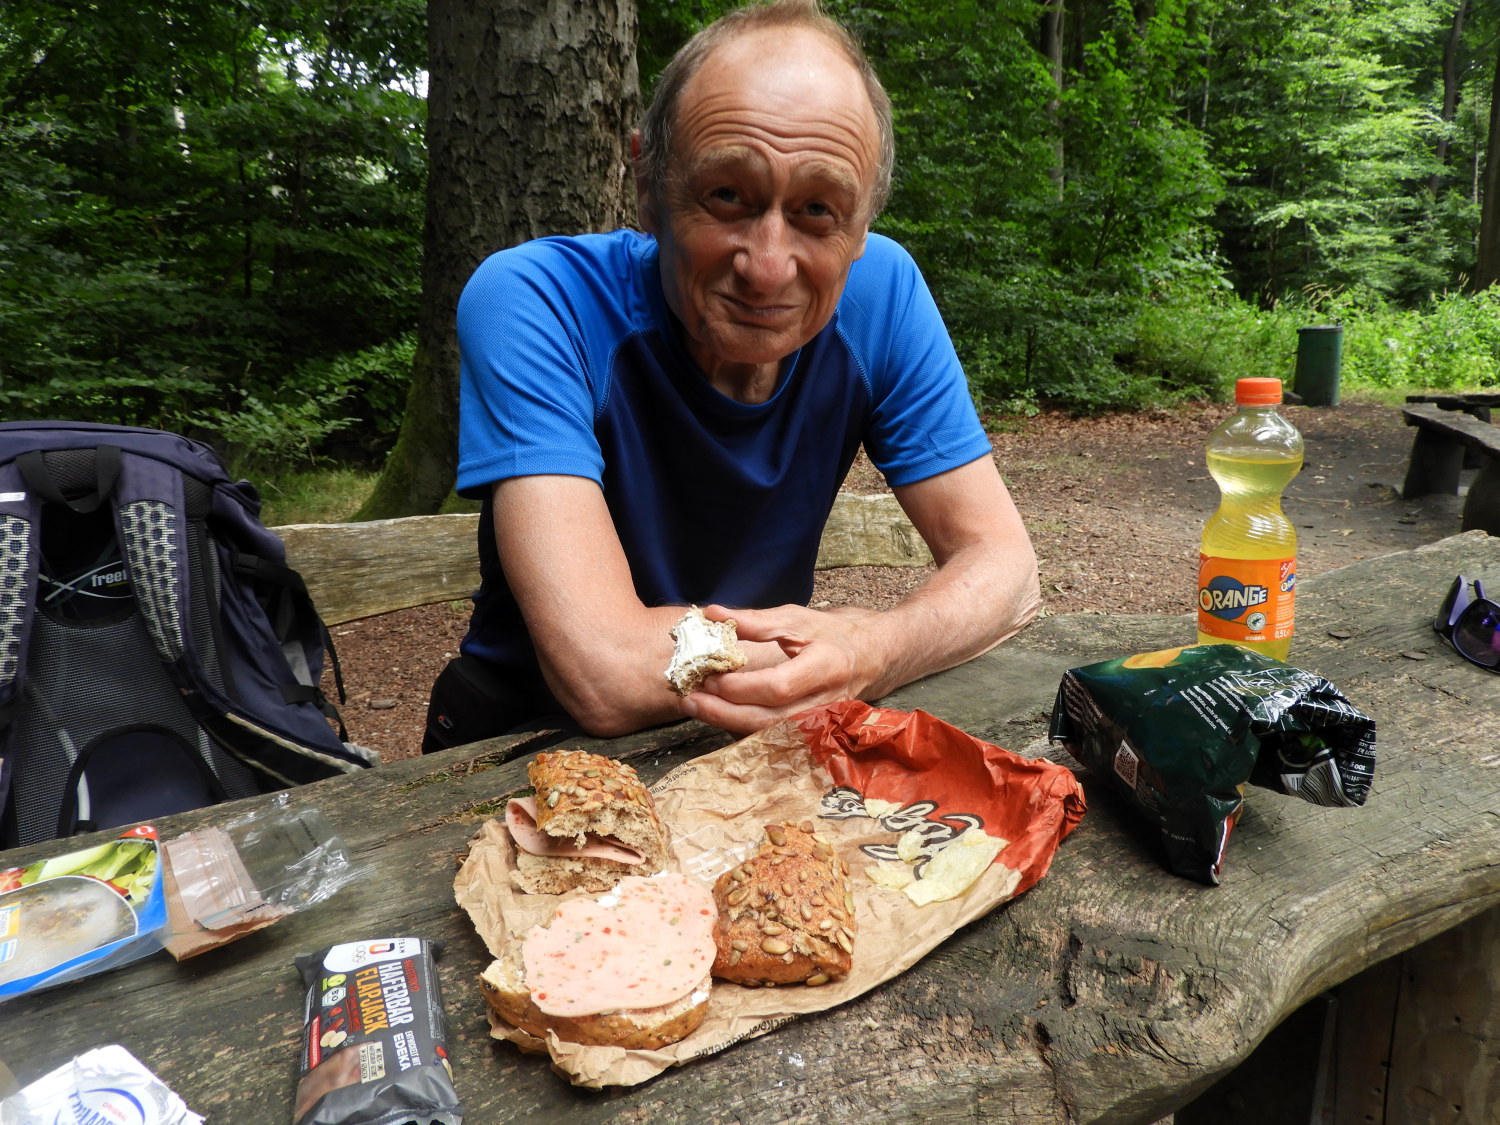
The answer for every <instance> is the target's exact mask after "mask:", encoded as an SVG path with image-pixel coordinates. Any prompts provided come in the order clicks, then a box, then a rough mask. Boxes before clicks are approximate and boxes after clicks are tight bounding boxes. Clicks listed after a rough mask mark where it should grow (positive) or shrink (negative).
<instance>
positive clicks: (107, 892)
mask: <svg viewBox="0 0 1500 1125" xmlns="http://www.w3.org/2000/svg"><path fill="white" fill-rule="evenodd" d="M158 860H159V855H158V846H157V838H156V829H155V828H152V827H151V826H150V825H145V826H142V827H138V828H131V829H129V830H128V831H126V832H124V833H122V834H121V835H120V836H119V837H117V838H116V839H115V840H112V841H110V842H109V843H105V844H98V845H95V846H94V847H91V848H82V849H79V850H76V851H71V852H66V853H64V854H62V855H58V856H55V857H53V858H51V859H45V860H40V861H38V862H36V863H33V864H30V865H28V866H26V867H12V868H9V869H8V870H5V871H0V1001H4V1000H8V999H10V998H12V997H15V996H21V995H24V994H25V993H28V992H33V991H36V990H37V989H41V988H50V987H51V986H53V985H57V984H63V983H65V982H67V981H72V980H78V979H79V978H80V977H86V976H91V975H92V974H94V973H101V972H104V971H105V970H106V969H113V968H115V967H117V966H119V965H125V964H128V963H129V962H131V961H135V960H138V959H139V958H141V957H145V956H148V955H149V954H152V953H155V952H156V951H157V950H159V949H160V948H161V947H162V941H161V938H162V936H163V933H164V931H165V928H166V924H167V908H166V902H165V896H164V892H163V887H162V882H163V880H162V875H161V872H162V868H161V864H160V863H159V862H158Z"/></svg>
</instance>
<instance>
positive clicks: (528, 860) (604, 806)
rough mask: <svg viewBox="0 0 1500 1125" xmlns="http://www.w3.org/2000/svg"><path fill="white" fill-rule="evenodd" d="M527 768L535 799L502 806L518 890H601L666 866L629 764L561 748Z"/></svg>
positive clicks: (662, 841) (657, 823)
mask: <svg viewBox="0 0 1500 1125" xmlns="http://www.w3.org/2000/svg"><path fill="white" fill-rule="evenodd" d="M526 772H527V776H528V777H530V779H531V784H532V786H533V787H534V788H535V789H536V796H535V797H534V798H532V799H530V800H529V801H528V800H524V799H517V800H513V801H511V802H510V804H509V806H508V807H507V809H506V826H507V827H508V828H509V829H510V834H511V839H512V841H513V842H514V843H515V844H516V863H515V869H514V871H512V873H511V879H512V881H513V882H514V883H515V884H516V886H518V887H519V888H520V889H521V890H523V891H526V892H528V893H529V894H552V895H555V894H563V893H564V892H566V891H570V890H573V889H574V888H581V889H582V890H586V891H604V890H608V889H609V888H610V887H613V886H614V885H615V884H616V883H617V882H619V881H620V880H621V879H622V878H624V877H625V876H627V875H653V874H655V873H657V872H659V871H663V870H665V869H666V866H667V831H666V828H665V826H664V825H663V824H662V822H661V818H660V817H658V816H657V814H656V804H655V802H654V801H652V799H651V793H650V791H649V790H648V789H647V788H646V787H645V785H643V784H642V783H641V780H640V778H639V777H637V776H636V772H635V770H634V769H632V768H631V767H630V766H628V765H626V764H625V763H624V762H620V761H616V760H615V759H614V758H607V757H604V756H602V755H599V754H590V753H588V752H586V751H583V750H558V751H554V752H547V753H541V754H538V755H537V756H536V759H535V760H534V761H533V762H532V763H531V765H530V766H528V767H527V770H526ZM533 818H534V819H533ZM634 856H639V860H638V861H636V860H634V858H633V857H634Z"/></svg>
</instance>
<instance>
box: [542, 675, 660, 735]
mask: <svg viewBox="0 0 1500 1125" xmlns="http://www.w3.org/2000/svg"><path fill="white" fill-rule="evenodd" d="M661 691H662V697H663V698H662V706H659V707H652V706H650V705H649V704H648V703H647V700H646V699H645V698H643V697H642V695H641V694H640V693H639V692H627V691H613V692H612V691H609V690H605V689H600V688H596V687H592V688H589V689H586V690H582V691H576V692H572V691H563V692H558V693H556V694H558V698H559V702H561V703H562V705H563V709H564V710H565V711H567V713H568V716H569V718H571V719H572V720H573V721H574V722H575V723H577V724H578V726H579V728H580V729H581V730H582V731H583V732H584V733H585V734H588V735H592V736H593V737H594V738H620V737H621V736H623V735H627V734H634V733H635V732H636V731H638V730H644V729H645V728H647V727H650V726H656V725H657V724H658V723H662V722H667V721H669V720H671V719H674V718H680V717H681V715H680V714H678V713H676V711H675V709H674V708H672V706H671V700H672V699H674V698H675V697H674V696H672V695H671V692H670V691H669V690H668V689H667V686H666V684H665V683H663V684H662V687H661Z"/></svg>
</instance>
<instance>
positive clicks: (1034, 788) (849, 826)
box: [454, 701, 1084, 1088]
mask: <svg viewBox="0 0 1500 1125" xmlns="http://www.w3.org/2000/svg"><path fill="white" fill-rule="evenodd" d="M652 794H653V796H654V798H655V801H656V807H657V811H658V812H659V814H660V815H661V818H662V820H663V821H664V822H665V823H666V825H667V829H668V832H669V834H670V836H671V838H672V858H673V861H674V865H675V868H676V869H677V870H679V871H681V872H682V873H683V874H685V875H688V876H690V877H692V878H695V879H699V880H701V881H702V882H703V883H704V885H706V886H712V885H713V882H714V880H715V879H717V878H718V877H719V875H720V874H721V873H723V872H724V871H726V870H728V869H729V868H731V867H733V866H734V865H735V864H737V863H739V862H740V861H741V860H743V859H745V858H747V857H748V856H750V855H751V854H753V853H754V852H755V850H756V849H757V848H758V847H759V845H760V842H761V839H762V835H763V831H764V828H765V826H766V825H767V824H771V823H775V822H779V821H792V822H794V823H800V822H802V821H811V822H812V823H813V825H814V827H815V828H816V830H817V832H818V833H819V834H820V835H821V836H823V837H824V838H825V839H827V840H829V841H830V842H831V843H832V844H833V845H834V847H835V848H836V849H837V851H838V854H839V856H840V857H841V858H842V859H843V860H844V861H845V862H846V863H847V864H848V865H849V870H850V883H851V885H852V887H853V891H854V905H855V917H856V919H857V922H858V938H857V940H856V942H855V946H854V965H853V968H852V970H851V971H850V974H849V976H848V977H847V978H846V979H845V980H843V981H839V982H837V983H834V984H827V985H823V986H821V987H818V988H808V987H806V986H804V985H788V986H783V987H779V988H767V989H760V988H743V987H741V986H739V985H736V984H729V983H726V982H723V981H715V982H714V986H713V993H712V997H711V999H710V1001H709V1013H708V1017H707V1018H706V1019H705V1020H704V1022H703V1025H702V1026H701V1027H699V1028H698V1030H697V1031H695V1032H694V1033H693V1034H692V1035H690V1036H688V1037H687V1038H686V1039H683V1040H682V1041H681V1042H678V1043H674V1044H672V1045H671V1046H669V1047H666V1048H663V1049H661V1050H657V1051H628V1050H623V1049H621V1048H617V1047H585V1046H580V1045H578V1044H575V1043H567V1042H563V1041H562V1040H559V1039H558V1038H557V1037H556V1036H553V1035H549V1036H548V1037H547V1039H546V1040H540V1039H537V1038H535V1037H534V1036H531V1035H528V1034H526V1033H525V1032H522V1031H519V1030H518V1029H516V1028H514V1027H512V1026H510V1025H509V1024H507V1023H505V1022H504V1021H503V1020H501V1019H499V1018H498V1017H496V1016H495V1015H494V1014H493V1013H491V1015H490V1034H491V1035H492V1036H493V1037H495V1038H496V1039H509V1040H511V1041H512V1042H514V1043H516V1044H517V1045H518V1046H520V1047H521V1048H522V1049H523V1050H530V1051H545V1052H546V1053H547V1054H548V1055H550V1056H551V1059H552V1064H553V1067H554V1069H556V1070H557V1071H558V1072H559V1073H561V1074H562V1075H563V1076H565V1077H566V1078H567V1079H568V1080H569V1081H570V1082H573V1083H574V1084H575V1085H579V1086H588V1087H594V1088H598V1087H603V1086H630V1085H634V1084H636V1083H639V1082H644V1081H645V1080H647V1079H648V1078H651V1077H652V1076H653V1075H656V1074H659V1073H660V1072H661V1071H663V1070H665V1069H666V1068H667V1067H670V1066H677V1065H680V1064H681V1063H684V1062H688V1061H690V1060H691V1059H695V1058H698V1057H701V1056H703V1055H709V1054H713V1053H715V1052H717V1051H721V1050H723V1049H724V1048H726V1047H728V1046H730V1045H731V1044H733V1043H736V1042H738V1041H739V1040H741V1039H747V1038H751V1037H753V1036H757V1035H764V1034H766V1033H767V1032H769V1031H772V1030H774V1029H775V1028H777V1027H779V1026H780V1025H781V1024H784V1023H786V1022H788V1021H789V1020H791V1019H794V1018H795V1017H797V1016H799V1015H803V1014H805V1013H807V1012H816V1011H821V1010H823V1009H825V1008H832V1007H834V1006H835V1005H837V1004H842V1003H844V1002H845V1001H848V1000H852V999H854V998H855V997H856V996H859V995H861V994H862V993H864V992H867V991H869V990H870V989H872V988H874V987H875V986H876V985H878V984H880V983H882V982H883V981H887V980H890V979H891V978H892V977H894V976H896V975H897V974H898V973H901V972H903V971H904V970H906V969H908V968H910V967H911V966H912V965H914V964H916V963H917V962H918V961H919V960H921V959H922V958H923V957H924V956H926V954H927V953H928V952H929V951H931V950H932V949H933V948H935V947H936V946H937V945H938V944H939V943H941V942H942V941H943V940H944V939H945V938H947V937H948V935H949V934H952V933H953V932H954V931H955V930H957V929H959V928H960V927H962V926H965V925H967V924H968V923H969V922H972V921H973V920H974V919H976V918H979V917H981V916H982V915H984V914H987V913H989V912H990V911H991V910H993V909H994V908H995V907H996V906H999V905H1000V904H1001V903H1003V902H1005V901H1007V900H1008V899H1010V898H1012V897H1014V896H1015V895H1017V894H1020V893H1021V892H1022V891H1024V890H1026V889H1027V888H1028V887H1030V886H1031V885H1032V884H1034V883H1035V882H1036V881H1037V880H1038V879H1040V878H1041V877H1042V876H1043V875H1044V874H1046V872H1047V868H1048V866H1049V865H1050V863H1051V861H1052V856H1053V853H1054V852H1055V851H1056V849H1057V846H1058V844H1059V843H1061V841H1062V840H1063V838H1064V837H1065V836H1067V834H1068V833H1069V832H1071V831H1072V830H1073V828H1074V827H1075V826H1076V825H1077V823H1078V821H1079V819H1080V818H1081V817H1082V816H1083V812H1084V799H1083V790H1082V788H1081V786H1080V785H1079V783H1078V780H1077V779H1076V778H1075V777H1074V776H1073V774H1072V773H1071V772H1070V771H1069V770H1067V769H1066V768H1064V767H1062V766H1059V765H1057V764H1056V763H1053V762H1049V761H1046V760H1041V759H1027V758H1022V757H1020V756H1019V755H1017V754H1013V753H1011V752H1010V751H1008V750H1002V749H1001V748H999V747H998V746H993V745H991V744H989V743H987V742H983V741H981V740H979V739H976V738H973V737H972V736H970V735H968V734H965V733H964V732H963V731H961V730H958V729H957V728H956V727H953V726H950V725H949V724H947V723H945V722H943V721H942V720H941V719H937V718H935V717H934V716H932V715H929V714H927V713H925V712H922V711H911V712H906V711H896V710H891V709H889V708H877V707H871V706H869V705H868V704H865V703H858V702H852V701H851V702H845V703H836V704H830V705H828V706H825V707H818V708H814V709H812V710H810V711H806V712H803V713H802V714H801V715H798V716H795V717H794V718H792V719H790V720H788V721H786V722H784V723H779V724H777V725H775V726H773V727H770V728H768V729H766V730H764V731H761V732H760V733H759V734H754V735H751V736H750V737H749V738H746V739H743V740H742V741H740V742H737V743H735V744H734V745H732V746H727V747H725V748H724V749H722V750H718V751H715V752H714V753H712V754H707V755H704V756H703V757H701V758H697V759H695V760H693V761H691V762H688V763H686V764H685V765H683V766H680V767H679V768H677V769H676V770H674V771H672V772H671V773H670V774H668V775H667V776H666V777H664V778H662V779H661V781H659V782H658V783H657V784H656V785H655V786H653V787H652ZM872 812H873V813H875V814H878V815H871V813H872ZM969 827H979V828H982V830H983V831H985V832H987V833H989V834H990V835H993V836H1000V837H1003V838H1004V839H1006V840H1008V841H1010V842H1009V844H1008V846H1007V847H1006V848H1005V849H1004V850H1003V851H1001V852H1000V854H999V856H998V857H997V858H996V860H995V862H994V863H992V864H991V865H990V866H989V867H988V868H987V869H986V870H985V872H984V873H983V874H982V875H981V876H980V877H979V879H978V880H977V881H976V882H975V883H974V884H973V885H972V886H970V887H969V889H968V890H967V891H966V892H964V893H963V894H961V895H960V896H958V897H957V898H954V899H950V900H948V901H945V902H935V903H931V904H929V905H926V906H920V907H919V906H916V905H914V904H913V903H912V902H911V900H910V899H908V898H907V896H906V895H905V894H904V893H902V892H901V891H892V890H887V889H885V888H882V887H880V886H877V885H876V884H875V883H873V882H871V881H870V879H869V877H868V871H869V870H870V869H871V868H872V867H874V866H877V865H880V864H882V863H883V864H885V865H887V866H894V865H895V863H896V861H895V860H894V848H895V846H896V844H897V842H898V840H900V838H901V837H902V836H903V835H904V834H906V833H909V832H913V831H916V832H917V833H918V834H919V837H920V838H921V840H922V841H923V842H924V843H925V844H927V845H928V846H929V847H934V848H935V847H937V846H940V845H941V844H942V843H944V842H946V841H947V840H948V839H951V838H952V837H953V836H954V835H957V834H958V833H959V832H961V831H963V830H964V829H966V828H969ZM514 854H515V853H514V850H513V847H512V845H511V842H510V836H509V834H508V833H507V832H506V830H505V828H504V826H503V824H501V823H500V822H499V821H495V820H491V821H489V822H487V823H486V824H485V825H484V826H483V827H482V828H481V829H480V831H479V833H478V834H477V835H476V836H475V838H474V840H473V842H472V844H471V847H470V851H469V855H468V858H467V859H466V860H465V862H464V864H463V867H462V868H461V870H460V871H459V873H458V878H457V880H456V882H455V883H454V894H455V897H456V898H457V900H458V904H459V905H460V906H462V907H463V908H464V909H465V910H466V911H467V912H468V914H469V917H470V918H471V919H472V920H473V922H474V926H475V928H476V929H477V930H478V932H479V935H480V937H481V938H483V940H484V942H485V944H486V945H487V946H488V947H489V950H490V952H491V953H492V954H494V955H496V956H498V955H499V951H500V950H501V949H502V948H503V947H504V945H505V943H506V940H507V938H508V937H509V936H510V935H511V934H517V933H519V934H525V933H526V932H527V931H528V930H530V928H531V927H532V926H533V925H539V924H544V923H546V922H547V921H548V920H550V919H551V917H552V914H553V912H554V910H555V909H556V907H557V903H558V902H559V901H561V900H560V898H559V897H557V896H552V895H528V894H523V893H521V892H520V891H518V890H517V889H516V888H515V887H514V885H513V884H512V883H511V879H510V872H511V868H512V865H513V863H514ZM475 990H476V992H477V991H478V985H477V984H476V985H475Z"/></svg>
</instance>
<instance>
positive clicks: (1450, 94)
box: [1427, 0, 1469, 195]
mask: <svg viewBox="0 0 1500 1125" xmlns="http://www.w3.org/2000/svg"><path fill="white" fill-rule="evenodd" d="M1468 11H1469V0H1458V7H1457V8H1455V9H1454V10H1453V22H1452V23H1451V24H1449V25H1448V41H1447V42H1446V43H1445V44H1443V132H1442V133H1441V134H1439V136H1438V142H1437V147H1436V149H1435V151H1434V155H1435V156H1436V157H1437V162H1438V165H1439V170H1438V171H1436V172H1433V174H1432V176H1431V177H1430V178H1429V179H1428V181H1427V187H1428V190H1429V191H1431V192H1432V194H1433V195H1436V194H1437V193H1438V189H1439V188H1441V187H1442V186H1443V179H1444V175H1443V172H1442V171H1441V168H1442V167H1445V166H1446V165H1447V163H1448V131H1447V130H1448V127H1449V126H1450V125H1452V124H1453V118H1454V116H1455V115H1456V114H1457V113H1458V89H1459V82H1460V76H1459V73H1458V53H1459V50H1460V48H1461V47H1462V45H1463V35H1464V16H1465V15H1467V14H1468Z"/></svg>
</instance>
